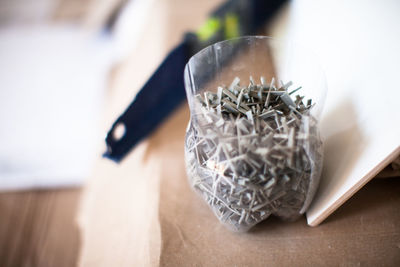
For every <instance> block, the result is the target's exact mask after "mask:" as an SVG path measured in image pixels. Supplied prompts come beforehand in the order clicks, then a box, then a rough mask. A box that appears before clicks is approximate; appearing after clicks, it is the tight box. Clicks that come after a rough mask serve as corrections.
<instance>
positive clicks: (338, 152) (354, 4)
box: [288, 0, 400, 226]
mask: <svg viewBox="0 0 400 267" xmlns="http://www.w3.org/2000/svg"><path fill="white" fill-rule="evenodd" d="M399 14H400V2H399V1H396V0H385V1H362V0H354V1H345V0H340V1H336V0H326V1H312V0H296V1H294V3H293V4H292V7H291V11H290V16H289V17H290V23H289V25H290V26H289V31H288V37H289V39H292V40H295V41H297V42H299V43H301V44H304V45H306V46H308V47H310V48H313V49H314V50H315V52H316V53H317V54H318V56H319V58H320V60H321V64H322V66H323V67H324V69H325V72H326V76H327V80H328V90H329V91H328V95H327V101H326V104H325V105H326V106H325V109H324V112H323V115H322V118H321V131H322V136H323V139H324V140H325V161H324V170H323V174H322V181H321V185H320V188H319V190H318V192H317V195H316V197H315V199H314V201H313V203H312V204H311V206H310V209H309V210H308V212H307V220H308V223H309V224H310V225H312V226H315V225H318V224H319V223H320V222H322V221H323V220H324V219H325V218H326V217H327V216H328V215H329V214H331V213H332V212H333V211H334V210H336V209H337V208H338V207H339V206H340V205H341V204H343V203H344V202H345V201H346V200H347V199H348V198H349V197H351V196H352V195H353V194H354V193H355V192H356V191H357V190H358V189H360V188H361V187H362V186H363V185H364V184H365V183H367V182H368V181H369V180H370V179H372V178H373V177H374V175H376V174H377V173H378V172H379V171H380V170H381V169H382V168H384V167H385V166H386V165H387V164H388V163H390V161H391V160H393V159H394V158H395V157H396V156H397V155H398V154H399V153H400V102H399V101H400V83H399V81H398V78H399V74H400V72H399V71H400V53H399V48H400V27H399V25H400V16H399ZM371 201H373V200H371Z"/></svg>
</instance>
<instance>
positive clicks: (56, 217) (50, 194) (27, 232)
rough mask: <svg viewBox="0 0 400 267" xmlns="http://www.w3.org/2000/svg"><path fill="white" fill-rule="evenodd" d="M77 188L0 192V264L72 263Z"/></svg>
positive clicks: (77, 238) (76, 238)
mask: <svg viewBox="0 0 400 267" xmlns="http://www.w3.org/2000/svg"><path fill="white" fill-rule="evenodd" d="M80 192H81V190H80V189H67V190H48V191H29V192H18V193H1V194H0V266H4V267H8V266H10V267H14V266H22V267H23V266H41V267H45V266H58V267H63V266H66V267H67V266H68V267H71V266H76V262H77V260H78V256H79V245H80V236H79V229H78V226H77V223H76V213H77V210H78V204H79V198H80Z"/></svg>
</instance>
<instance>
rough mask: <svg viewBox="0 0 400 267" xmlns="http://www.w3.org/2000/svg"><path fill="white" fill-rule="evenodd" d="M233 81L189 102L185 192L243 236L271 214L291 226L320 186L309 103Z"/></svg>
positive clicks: (284, 89) (283, 91)
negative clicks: (196, 194) (188, 185)
mask: <svg viewBox="0 0 400 267" xmlns="http://www.w3.org/2000/svg"><path fill="white" fill-rule="evenodd" d="M260 80H261V83H260V84H256V83H255V82H254V80H253V78H252V77H250V83H249V85H248V86H247V85H246V86H241V85H240V80H239V78H235V79H234V81H233V82H232V84H231V85H230V86H229V87H218V91H217V93H212V92H204V93H203V94H201V95H196V96H195V100H194V101H193V105H192V107H191V108H192V111H191V112H192V117H191V121H190V123H189V127H188V129H187V134H186V141H185V157H186V167H187V172H188V177H189V180H190V182H191V185H192V186H193V187H194V188H195V189H196V191H198V192H199V193H200V194H201V195H202V196H203V198H204V199H205V200H206V201H207V203H208V204H209V205H210V206H211V208H212V210H213V212H214V213H215V214H216V216H217V217H218V218H219V220H220V221H221V222H223V223H225V224H226V225H227V226H228V227H229V228H230V229H232V230H234V231H247V230H248V229H250V228H251V227H252V226H254V225H255V224H257V223H259V222H260V221H262V220H264V219H266V218H267V217H269V216H270V215H271V214H274V215H276V216H278V217H280V218H282V219H286V220H294V219H296V218H298V217H299V216H300V215H301V214H303V213H304V212H305V211H306V209H307V208H308V205H309V204H310V202H311V200H312V197H313V195H314V193H315V190H316V188H317V186H318V183H319V177H320V172H321V167H322V143H321V141H320V138H319V132H318V128H317V121H316V119H315V118H314V117H313V116H312V115H311V114H310V110H311V109H312V107H313V103H312V101H311V100H308V101H307V102H306V103H304V102H303V99H304V97H302V96H299V95H296V96H295V97H293V96H292V95H293V94H294V93H295V92H297V91H298V90H299V89H300V88H297V89H294V90H292V91H291V90H289V87H290V86H291V85H292V83H291V82H289V83H286V84H282V85H281V86H280V87H275V82H274V79H272V80H271V82H270V83H268V84H267V83H266V82H265V79H264V78H263V77H261V78H260Z"/></svg>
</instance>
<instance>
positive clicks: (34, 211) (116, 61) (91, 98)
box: [0, 0, 400, 266]
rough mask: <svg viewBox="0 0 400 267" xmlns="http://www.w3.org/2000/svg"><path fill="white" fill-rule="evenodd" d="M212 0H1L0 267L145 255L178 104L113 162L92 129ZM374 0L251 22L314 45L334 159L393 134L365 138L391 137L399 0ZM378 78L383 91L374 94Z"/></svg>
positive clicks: (311, 4)
mask: <svg viewBox="0 0 400 267" xmlns="http://www.w3.org/2000/svg"><path fill="white" fill-rule="evenodd" d="M223 2H225V1H222V0H202V1H196V0H191V1H186V0H68V1H67V0H36V1H28V0H0V266H76V265H80V266H132V265H133V266H142V264H143V265H158V260H159V255H160V250H161V242H162V241H160V238H161V235H162V233H161V232H162V225H161V229H160V225H159V223H158V219H159V218H158V216H159V214H158V204H159V198H160V195H159V187H160V182H159V179H157V178H160V179H161V178H163V177H164V178H163V179H166V177H167V176H168V177H169V178H171V177H175V176H179V177H181V176H184V175H185V174H184V167H183V138H184V130H185V127H186V123H187V121H188V118H189V114H188V109H187V106H186V105H184V106H182V107H180V108H179V109H178V110H177V111H176V113H174V114H173V115H172V116H171V118H170V119H169V120H168V121H167V122H166V124H165V125H163V126H162V127H161V128H160V130H158V131H157V132H155V133H154V135H152V136H151V137H150V139H149V140H146V141H145V142H142V143H141V144H140V145H139V146H138V147H137V148H136V149H135V150H134V151H133V152H132V153H131V154H130V155H129V156H128V158H127V159H126V160H125V161H124V162H123V164H121V165H116V164H114V163H111V162H109V161H107V160H104V159H101V154H102V153H103V152H104V150H105V145H104V137H105V134H106V132H107V130H108V129H109V127H110V126H111V124H112V122H113V121H114V120H115V119H116V118H117V117H118V115H119V114H120V113H121V112H123V110H124V109H125V107H126V106H127V105H128V104H129V103H130V102H131V100H132V99H133V98H134V96H135V94H136V93H137V92H138V91H139V89H140V88H141V87H142V86H143V84H144V83H145V82H146V81H147V79H148V78H149V77H150V76H151V74H152V73H153V72H154V70H155V69H156V68H157V66H158V65H159V64H160V63H161V62H162V60H163V58H164V57H165V56H166V55H167V54H168V52H169V51H170V50H171V49H172V48H173V47H175V46H176V45H177V44H178V43H179V42H180V41H181V40H182V36H183V34H184V33H185V32H187V31H195V30H196V29H198V28H199V27H200V26H201V25H202V24H203V23H204V22H205V21H206V19H207V17H208V14H209V13H210V12H211V11H213V10H214V9H215V8H216V7H218V6H219V5H220V4H222V3H223ZM382 2H384V3H377V2H376V1H359V0H353V1H344V0H343V1H331V0H325V1H318V3H316V2H315V1H311V0H295V1H287V3H286V4H285V5H284V6H283V7H282V8H281V9H280V10H279V11H278V12H277V13H276V15H274V16H273V19H272V21H271V23H270V24H268V25H266V26H265V27H263V29H261V32H262V33H264V34H269V35H272V36H274V37H278V38H286V39H290V40H296V41H300V42H301V43H303V44H305V45H307V46H309V47H310V48H312V49H314V50H315V52H316V54H317V55H318V56H319V57H320V59H321V63H322V65H323V67H324V69H325V70H326V73H327V79H328V88H329V93H328V98H327V99H328V100H327V103H326V110H327V112H325V113H324V115H323V118H326V119H325V123H322V131H323V133H324V134H325V136H326V139H327V140H328V142H327V148H328V150H329V149H330V150H329V151H330V152H332V151H333V150H335V147H336V146H335V145H334V144H335V143H334V142H333V141H332V142H331V143H329V140H334V141H335V142H336V140H337V139H332V138H331V139H329V137H331V136H337V134H338V133H340V131H339V130H341V129H342V128H338V127H336V126H335V125H342V126H343V129H344V130H346V131H347V130H349V129H350V130H351V129H353V130H351V131H350V130H349V133H350V136H349V135H345V136H342V137H340V138H343V140H344V139H346V140H348V141H346V142H342V144H347V145H343V147H342V148H343V149H347V150H346V151H345V153H342V154H337V153H330V154H331V155H332V161H334V162H337V163H338V164H342V165H343V164H345V163H346V162H348V160H347V159H348V158H351V157H353V156H354V157H356V156H357V155H359V154H358V153H361V152H360V151H362V150H363V148H364V147H368V144H370V143H369V142H370V141H371V140H372V139H374V138H373V137H374V136H381V139H380V140H392V141H393V142H392V143H390V142H387V143H386V146H385V145H382V143H381V142H376V143H374V144H373V146H371V147H372V148H371V150H367V152H368V153H367V154H368V155H372V156H373V155H375V156H376V155H379V157H384V156H385V155H386V154H385V153H386V152H387V151H389V150H390V151H391V149H393V144H397V145H398V140H399V139H400V138H399V136H400V130H399V128H398V125H400V123H399V116H398V114H399V105H398V100H399V92H400V91H399V90H398V89H399V88H398V87H399V86H398V85H397V82H396V79H397V77H398V70H399V68H400V65H399V62H400V53H398V51H397V50H398V45H399V44H400V32H399V31H400V28H399V27H397V25H398V24H399V18H398V14H400V13H399V11H400V5H399V1H396V0H386V1H382ZM380 86H381V87H382V88H385V90H387V91H386V92H384V93H382V94H381V95H379V96H378V98H379V99H381V100H382V101H380V102H379V103H375V102H373V101H372V100H371V99H376V94H377V91H375V90H374V88H378V87H380ZM377 90H378V89H377ZM360 92H363V93H360ZM339 100H340V101H342V100H343V101H344V103H345V105H344V106H343V105H342V106H341V107H342V111H341V112H339V113H335V109H336V107H337V103H338V101H339ZM348 103H351V104H350V105H348ZM360 103H361V104H360ZM365 107H374V108H370V109H369V110H365ZM349 114H350V115H349ZM354 114H356V115H357V116H353V115H354ZM371 114H372V115H371ZM322 120H324V119H322ZM356 126H357V127H356ZM358 128H361V129H365V131H364V132H363V131H361V135H360V134H359V132H360V131H359V130H358V131H356V130H357V129H358ZM343 129H342V130H343ZM354 129H356V130H354ZM166 136H168V138H166ZM167 139H168V140H167ZM378 147H386V148H387V150H380V152H379V153H375V151H376V149H377V148H378ZM180 148H182V149H181V150H180ZM353 148H354V149H353ZM394 148H396V147H394ZM374 149H375V150H374ZM170 151H174V153H170ZM169 155H170V157H169ZM328 160H329V158H328ZM164 161H165V162H167V163H168V164H169V165H170V166H169V169H168V168H167V167H168V166H165V165H168V164H167V163H163V162H164ZM367 162H369V163H371V164H372V163H374V164H375V163H376V162H375V161H373V160H370V161H368V160H367ZM342 165H340V166H342ZM171 166H172V167H171ZM342 167H343V166H342ZM335 168H336V167H335ZM397 168H398V167H397ZM332 169H334V168H330V169H327V171H331V170H332ZM342 169H343V168H342ZM343 170H344V172H346V171H347V170H346V168H344V169H343ZM385 171H387V174H385V175H383V176H399V171H398V170H396V171H395V170H394V169H393V168H392V167H390V166H389V168H387V169H386V170H385ZM349 172H350V171H349ZM354 175H359V174H358V173H355V174H354ZM149 177H150V178H151V179H150V178H149ZM141 178H143V179H141ZM148 178H149V179H148ZM161 180H162V179H161ZM396 185H398V182H397V184H396ZM389 187H390V186H389ZM385 188H386V187H385ZM397 188H398V186H397ZM162 196H163V194H161V197H162ZM397 200H398V198H396V201H397ZM348 210H349V212H351V209H348ZM346 212H347V210H346V211H345V214H346ZM161 213H162V212H161ZM342 214H343V213H342ZM344 224H346V222H344ZM347 224H348V223H347ZM338 227H339V226H338ZM392 227H396V225H395V224H392ZM115 229H118V231H115ZM143 229H145V230H143ZM178 229H179V227H178ZM390 229H392V228H390ZM393 229H394V228H393ZM393 229H392V230H393ZM397 230H398V229H397ZM393 231H394V230H393ZM148 232H152V233H153V234H154V235H155V237H154V236H153V237H151V236H150V237H149V236H148V235H147V234H148ZM331 232H332V233H335V231H331ZM397 233H398V232H397ZM154 238H155V239H154ZM154 240H155V241H154ZM161 240H162V238H161ZM163 244H164V243H163ZM164 245H165V244H164ZM356 247H357V246H356V245H354V248H356ZM384 249H385V247H383V248H382V251H384ZM150 251H151V252H150ZM153 252H154V253H153ZM325 252H327V253H328V250H326V251H325ZM153 254H154V255H153ZM389 254H390V253H389ZM360 255H364V254H360ZM365 255H368V253H367V252H365ZM336 256H338V255H336ZM283 258H284V257H283ZM337 258H338V259H339V258H340V257H337ZM397 259H398V258H397ZM139 263H140V265H139Z"/></svg>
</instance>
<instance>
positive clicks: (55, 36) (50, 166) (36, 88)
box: [0, 25, 110, 190]
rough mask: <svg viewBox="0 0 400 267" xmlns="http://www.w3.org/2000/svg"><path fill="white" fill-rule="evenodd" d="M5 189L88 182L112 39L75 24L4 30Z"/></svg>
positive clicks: (0, 178)
mask: <svg viewBox="0 0 400 267" xmlns="http://www.w3.org/2000/svg"><path fill="white" fill-rule="evenodd" d="M0 58H1V60H0V86H1V89H0V190H13V189H23V188H32V187H54V186H71V185H79V184H81V183H82V181H83V179H84V177H86V176H87V174H88V172H89V170H90V168H91V163H92V161H93V160H94V159H95V157H99V156H100V155H97V151H96V144H98V142H100V139H101V138H102V136H100V132H99V130H98V122H99V115H100V114H99V111H100V108H101V106H100V105H101V102H102V96H103V89H104V88H105V85H106V83H105V81H106V79H107V75H108V69H109V66H110V57H109V53H108V48H107V42H106V41H104V40H101V38H100V37H93V36H89V35H87V34H86V33H84V32H82V31H80V30H79V29H78V28H76V27H74V26H68V25H64V26H33V27H29V26H28V27H26V26H24V27H7V28H1V29H0Z"/></svg>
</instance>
